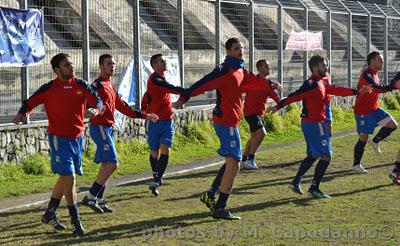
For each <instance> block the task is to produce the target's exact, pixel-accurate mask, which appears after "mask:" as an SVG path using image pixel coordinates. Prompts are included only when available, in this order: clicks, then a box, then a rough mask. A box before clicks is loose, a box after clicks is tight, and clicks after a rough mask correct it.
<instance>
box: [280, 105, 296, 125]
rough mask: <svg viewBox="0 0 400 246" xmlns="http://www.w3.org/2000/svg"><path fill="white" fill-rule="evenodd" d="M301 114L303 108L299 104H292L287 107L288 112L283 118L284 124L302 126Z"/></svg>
mask: <svg viewBox="0 0 400 246" xmlns="http://www.w3.org/2000/svg"><path fill="white" fill-rule="evenodd" d="M300 115H301V109H300V107H299V106H298V105H297V104H290V105H289V106H288V107H287V108H286V112H285V113H284V114H283V116H282V117H283V120H284V124H285V125H286V126H290V125H295V126H300V122H301V119H300Z"/></svg>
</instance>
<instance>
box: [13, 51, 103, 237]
mask: <svg viewBox="0 0 400 246" xmlns="http://www.w3.org/2000/svg"><path fill="white" fill-rule="evenodd" d="M51 67H52V69H53V71H54V72H55V73H56V74H57V78H55V79H54V80H52V81H50V82H48V83H46V84H44V85H42V86H41V87H40V88H39V89H38V90H37V91H36V92H35V93H34V94H33V95H32V96H31V97H29V99H28V100H26V101H24V102H23V103H22V107H21V108H20V110H19V112H18V114H17V115H16V116H15V117H14V120H13V121H14V123H15V124H18V123H19V122H21V121H23V120H24V119H25V117H26V115H27V114H29V113H30V112H31V111H32V109H34V108H35V107H37V106H38V105H40V104H44V106H45V109H46V113H47V117H48V119H49V126H48V129H47V130H48V137H49V142H50V154H51V168H52V171H53V172H54V173H57V174H58V175H59V178H58V180H57V182H56V184H55V185H54V188H53V192H52V195H51V200H50V202H49V205H48V208H47V210H46V212H45V213H44V215H43V216H42V222H43V223H45V224H49V225H51V226H52V227H54V229H56V230H65V229H66V228H65V226H64V225H63V224H62V223H61V222H60V220H59V219H58V217H57V216H56V210H57V208H58V207H59V205H60V201H61V199H62V197H63V196H65V200H66V201H67V205H68V210H69V214H70V216H71V223H72V227H73V234H74V235H75V236H79V237H82V236H83V235H84V229H83V227H82V225H81V222H80V217H79V212H78V206H77V197H76V190H75V173H76V174H78V175H83V170H82V150H83V146H82V143H83V131H84V129H85V126H84V124H83V118H84V111H85V108H86V99H89V98H92V97H95V98H96V100H95V105H93V106H94V108H88V109H87V110H86V111H87V112H86V113H87V114H88V115H89V116H95V115H97V114H98V113H99V112H100V110H101V109H102V103H101V99H100V97H99V96H98V95H97V93H96V91H94V90H93V89H92V88H91V87H90V85H89V84H88V83H87V82H86V81H84V80H81V79H78V78H75V76H74V73H75V71H74V66H73V64H72V61H71V57H70V56H69V55H68V54H64V53H59V54H57V55H55V56H54V57H53V58H52V59H51Z"/></svg>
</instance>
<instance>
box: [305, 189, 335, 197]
mask: <svg viewBox="0 0 400 246" xmlns="http://www.w3.org/2000/svg"><path fill="white" fill-rule="evenodd" d="M308 194H309V195H310V196H311V197H313V198H331V197H330V196H329V195H327V194H325V193H323V192H322V191H320V190H308Z"/></svg>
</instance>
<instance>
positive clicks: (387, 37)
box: [0, 0, 400, 124]
mask: <svg viewBox="0 0 400 246" xmlns="http://www.w3.org/2000/svg"><path fill="white" fill-rule="evenodd" d="M0 5H2V6H4V7H14V8H28V7H29V8H39V9H41V10H42V12H43V20H44V28H45V34H46V35H45V45H46V52H47V56H46V58H45V60H44V62H43V64H42V65H38V66H33V67H29V68H23V69H20V68H4V67H1V68H0V123H3V124H7V123H10V122H11V119H12V116H13V115H14V114H15V113H16V112H17V110H18V108H19V106H20V105H21V100H23V99H25V98H27V97H28V96H29V94H32V93H33V92H34V91H35V90H36V89H37V88H39V86H40V85H42V84H43V83H46V82H47V81H49V80H51V79H52V78H54V73H53V72H52V70H51V67H50V64H49V63H50V59H51V57H52V56H53V55H55V54H56V53H58V52H66V53H69V54H70V55H71V56H72V58H73V61H74V63H75V66H76V73H77V76H78V77H83V78H84V79H87V80H93V79H94V78H95V77H97V76H98V73H99V69H98V57H99V55H100V54H103V53H111V54H112V55H113V56H114V57H115V58H116V61H117V73H116V75H115V76H114V83H118V81H119V76H120V74H121V72H122V71H123V70H124V67H125V66H126V65H127V64H128V62H129V61H130V60H131V59H132V57H134V58H135V61H136V71H139V72H138V73H137V76H138V79H137V81H140V79H139V77H140V76H141V75H140V69H139V68H140V67H139V65H140V62H139V61H140V55H146V56H150V55H152V54H154V53H163V54H164V55H174V56H178V57H179V59H180V67H181V71H180V75H181V79H182V84H183V85H184V86H185V87H188V86H190V85H191V84H193V83H194V82H196V81H197V80H198V79H200V78H201V77H202V76H204V75H205V74H206V73H208V72H210V71H211V70H212V69H213V67H214V66H215V65H216V64H218V63H220V62H221V61H222V60H223V59H224V56H225V49H224V47H223V44H224V42H225V41H226V40H227V39H228V38H229V37H238V38H239V39H240V40H241V41H242V42H243V44H244V46H245V62H246V67H247V68H248V69H249V70H250V71H254V72H255V71H256V68H255V62H256V61H257V60H259V59H267V60H268V61H269V62H270V65H271V68H272V72H271V75H270V76H271V78H272V79H274V80H278V81H280V82H281V83H282V84H283V85H284V88H285V90H284V94H285V95H287V93H290V92H291V91H293V90H295V89H296V88H298V86H299V84H300V83H302V81H303V80H304V79H306V78H307V76H308V75H309V71H308V68H307V60H308V58H309V57H310V56H312V55H314V54H322V55H324V56H326V57H327V58H328V59H329V60H330V72H331V74H332V78H333V81H334V82H335V83H336V84H341V85H346V86H351V87H354V86H355V85H356V84H357V80H358V76H359V74H360V71H361V68H362V67H363V66H365V65H366V62H365V60H366V55H367V54H368V53H369V52H370V51H372V50H379V51H382V53H383V54H384V59H385V67H384V71H382V73H381V78H382V80H383V81H387V80H388V79H390V78H391V77H392V76H393V75H394V73H395V72H396V71H398V70H399V65H400V54H399V51H400V49H399V48H400V33H399V32H398V30H397V29H398V26H399V25H400V13H399V12H398V10H396V9H395V8H394V7H392V6H388V5H376V4H368V3H362V2H360V1H344V0H119V1H108V0H6V1H5V3H3V1H2V3H1V4H0ZM303 30H310V31H322V32H323V39H324V40H323V50H320V51H312V52H311V51H309V52H306V51H289V50H285V49H284V47H285V45H286V42H287V40H288V37H289V35H290V33H291V32H292V31H303ZM143 90H144V88H140V87H138V94H139V95H140V94H141V93H142V92H143ZM214 97H215V95H214V93H207V94H205V95H200V96H198V97H196V98H194V99H193V100H192V101H191V104H197V105H199V104H209V103H210V102H211V101H213V99H214ZM137 100H138V101H139V100H140V97H138V98H137ZM45 118H46V116H45V112H44V109H43V108H38V109H36V110H35V111H34V112H33V114H32V115H31V118H30V120H31V121H35V120H40V119H45Z"/></svg>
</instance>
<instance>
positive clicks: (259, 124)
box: [242, 60, 279, 169]
mask: <svg viewBox="0 0 400 246" xmlns="http://www.w3.org/2000/svg"><path fill="white" fill-rule="evenodd" d="M256 67H257V70H258V75H257V78H258V79H259V81H260V83H266V84H269V87H268V88H267V89H266V90H257V91H255V90H252V91H248V92H247V93H246V98H245V100H244V108H243V113H244V118H245V120H246V121H247V123H248V124H249V127H250V132H251V135H250V138H249V140H247V143H246V147H245V148H244V151H243V156H242V163H243V165H244V166H245V167H246V168H249V169H258V167H257V164H256V162H255V154H256V151H257V149H258V147H259V146H260V144H261V143H262V141H263V139H264V137H265V135H266V133H267V132H266V130H265V127H264V113H265V105H266V103H267V101H268V98H269V97H271V98H272V99H273V100H274V101H275V102H276V103H278V102H279V96H278V94H276V92H275V91H274V90H273V88H272V87H273V85H274V83H273V82H272V81H271V80H270V79H269V78H267V76H268V75H269V74H270V67H269V63H268V61H266V60H259V61H257V63H256Z"/></svg>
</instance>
